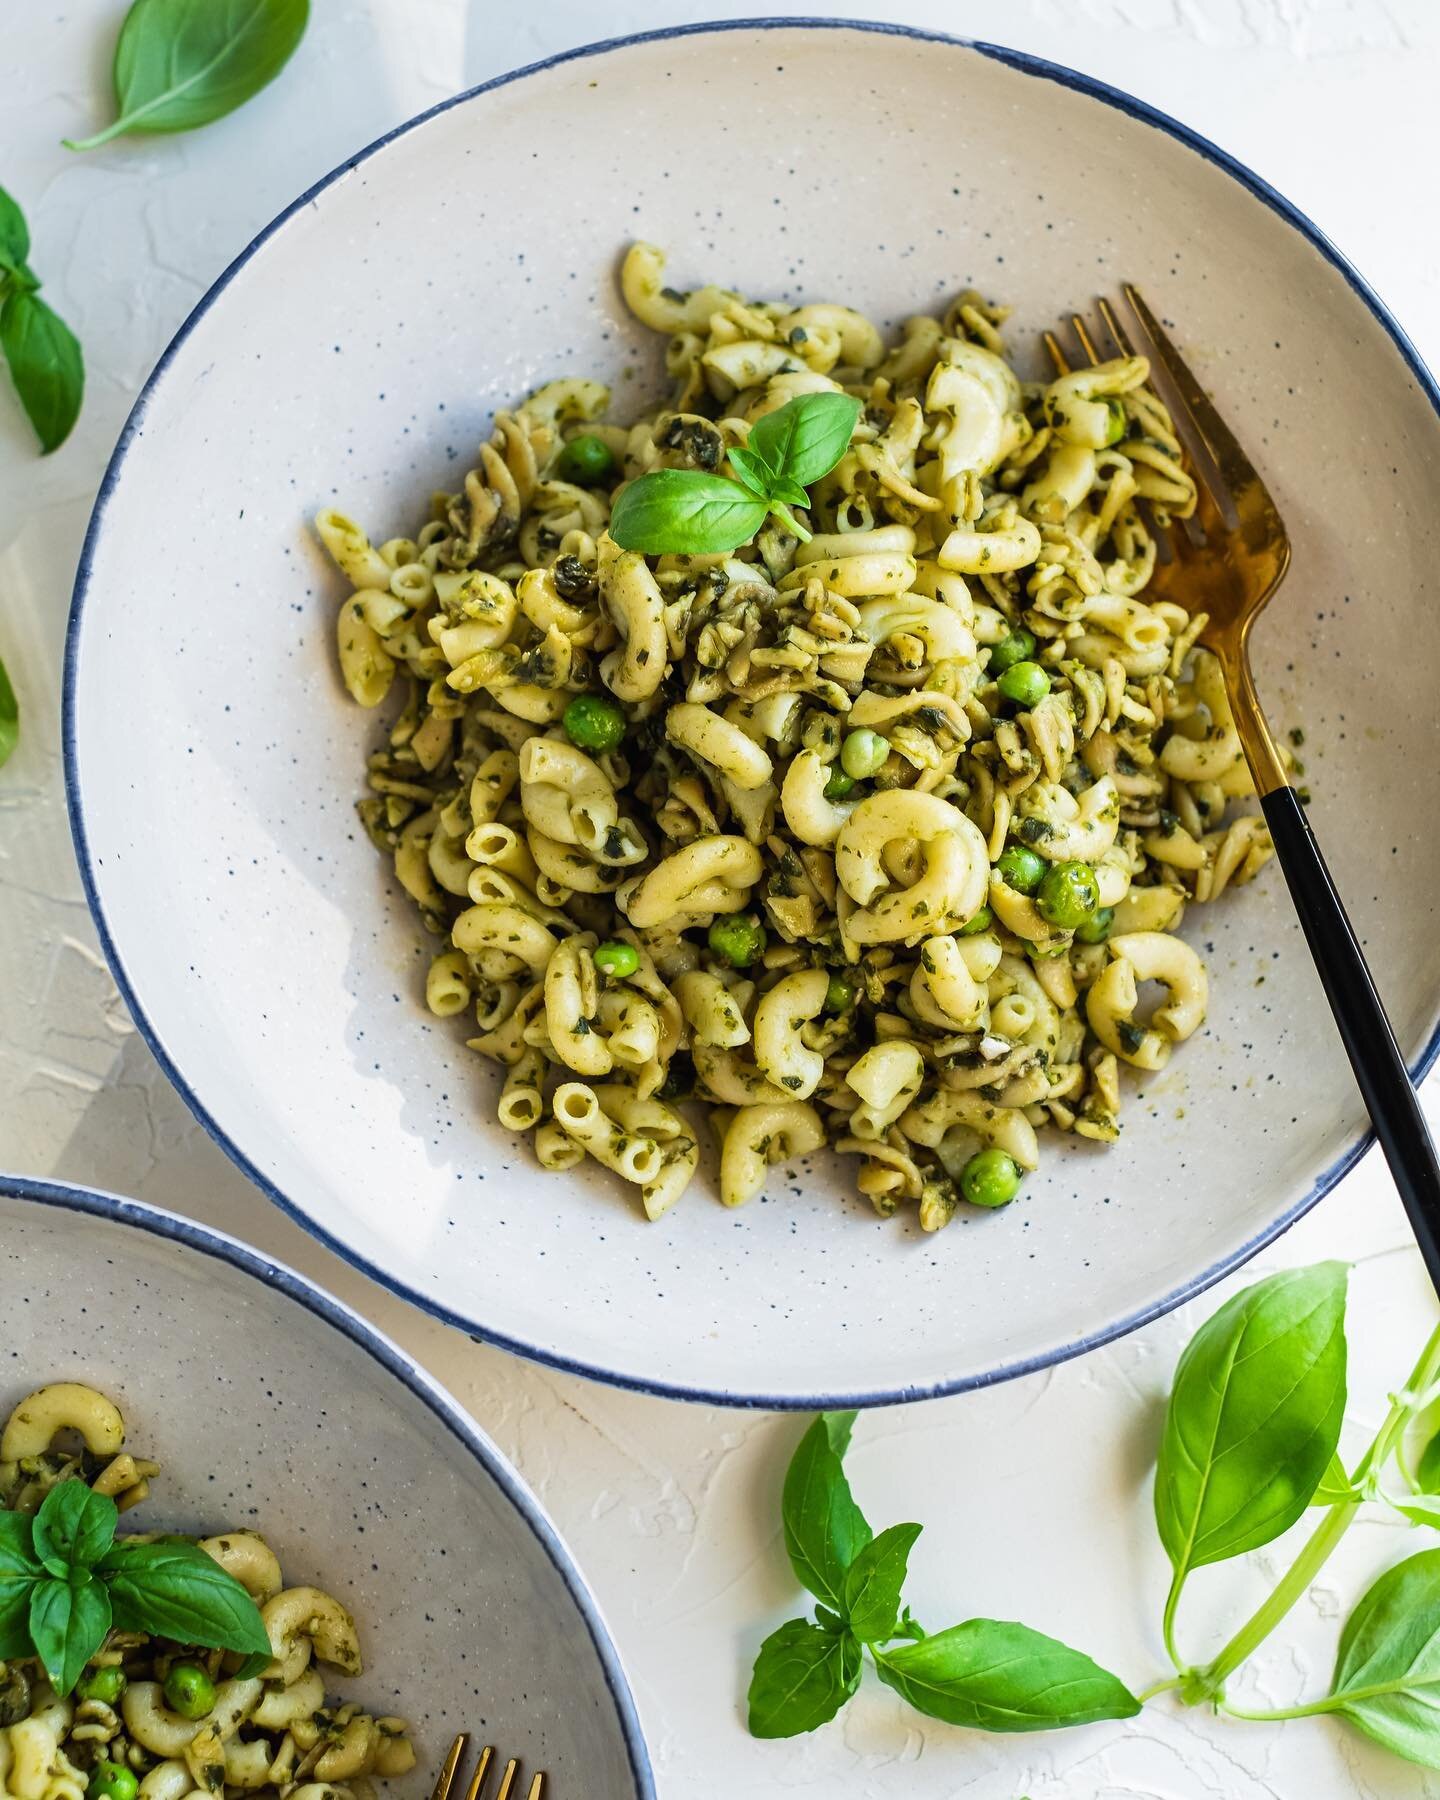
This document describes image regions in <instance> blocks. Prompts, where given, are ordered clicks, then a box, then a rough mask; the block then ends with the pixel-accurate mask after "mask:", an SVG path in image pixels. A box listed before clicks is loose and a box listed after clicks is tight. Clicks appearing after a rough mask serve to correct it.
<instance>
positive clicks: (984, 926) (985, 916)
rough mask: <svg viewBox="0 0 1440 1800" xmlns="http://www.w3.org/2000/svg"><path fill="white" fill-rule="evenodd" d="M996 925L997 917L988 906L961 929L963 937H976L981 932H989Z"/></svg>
mask: <svg viewBox="0 0 1440 1800" xmlns="http://www.w3.org/2000/svg"><path fill="white" fill-rule="evenodd" d="M994 923H995V915H994V913H993V912H991V910H990V908H989V907H988V906H982V907H981V908H980V910H979V912H978V913H976V915H975V917H974V918H973V919H971V920H969V921H968V922H967V923H966V924H964V925H962V926H961V927H960V934H959V935H960V936H961V937H974V936H976V934H977V933H979V932H981V931H988V930H989V929H990V927H991V926H992V925H993V924H994Z"/></svg>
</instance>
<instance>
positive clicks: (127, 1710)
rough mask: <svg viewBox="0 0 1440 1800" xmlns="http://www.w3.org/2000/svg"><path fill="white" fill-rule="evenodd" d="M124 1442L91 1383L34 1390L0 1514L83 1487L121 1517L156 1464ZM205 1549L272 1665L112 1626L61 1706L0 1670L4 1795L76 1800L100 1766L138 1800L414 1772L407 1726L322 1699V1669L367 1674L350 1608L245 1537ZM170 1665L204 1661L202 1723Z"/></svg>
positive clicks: (206, 1543) (362, 1787)
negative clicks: (103, 1497) (64, 1486)
mask: <svg viewBox="0 0 1440 1800" xmlns="http://www.w3.org/2000/svg"><path fill="white" fill-rule="evenodd" d="M124 1443H125V1429H124V1422H123V1420H122V1419H121V1416H120V1413H119V1412H118V1411H117V1409H116V1407H115V1406H114V1404H113V1403H112V1402H111V1401H110V1400H108V1399H107V1398H106V1397H105V1395H103V1394H101V1393H99V1392H97V1391H96V1390H95V1389H94V1388H91V1387H85V1386H82V1385H81V1384H79V1383H76V1382H57V1383H54V1384H52V1385H51V1386H48V1387H43V1388H40V1389H37V1391H36V1392H35V1393H33V1394H30V1395H28V1396H27V1397H26V1398H25V1399H24V1400H22V1401H21V1402H20V1403H19V1405H18V1406H16V1408H15V1409H14V1411H13V1412H12V1413H11V1414H10V1417H9V1420H8V1422H7V1423H6V1425H5V1427H4V1431H3V1433H0V1508H3V1509H6V1510H10V1511H20V1512H30V1513H33V1512H35V1511H36V1510H37V1508H38V1507H39V1506H40V1503H41V1502H42V1501H43V1500H44V1498H45V1496H46V1495H47V1494H48V1493H49V1492H50V1490H51V1489H52V1488H53V1487H55V1486H56V1484H57V1483H59V1482H63V1481H83V1482H85V1483H87V1484H88V1485H89V1486H90V1487H92V1488H94V1489H95V1490H96V1492H98V1493H102V1494H108V1495H110V1496H111V1498H112V1499H114V1501H115V1503H116V1505H117V1506H118V1507H119V1508H120V1510H121V1511H122V1512H125V1511H128V1509H129V1508H130V1507H132V1506H134V1505H136V1504H137V1503H138V1502H139V1501H140V1500H142V1499H144V1498H145V1496H146V1495H147V1494H148V1492H149V1486H150V1481H151V1479H152V1478H153V1477H154V1476H155V1475H156V1474H157V1473H158V1469H159V1465H158V1464H156V1463H153V1462H148V1461H146V1460H145V1459H143V1458H141V1457H137V1456H134V1455H132V1453H131V1452H130V1451H128V1450H127V1449H125V1448H124ZM200 1548H201V1549H202V1550H204V1551H206V1552H207V1553H208V1554H209V1555H210V1556H212V1557H213V1558H214V1559H215V1561H216V1562H217V1563H219V1565H220V1566H221V1567H222V1568H223V1569H225V1570H226V1571H227V1572H228V1573H229V1574H231V1575H233V1576H234V1577H235V1579H236V1580H237V1581H238V1582H239V1583H240V1584H241V1586H242V1587H244V1588H245V1589H246V1591H247V1592H248V1593H249V1595H250V1597H251V1598H252V1599H253V1600H254V1602H255V1604H256V1605H257V1606H258V1607H259V1609H260V1616H261V1618H262V1619H263V1620H264V1622H265V1626H266V1629H267V1631H268V1632H269V1635H270V1642H271V1647H272V1649H273V1650H274V1653H275V1662H274V1663H273V1664H272V1665H271V1667H270V1668H269V1669H267V1670H264V1671H263V1672H262V1673H261V1674H260V1675H259V1676H258V1677H256V1678H255V1679H252V1680H241V1679H237V1678H236V1677H235V1676H234V1674H233V1673H232V1671H233V1669H234V1668H235V1667H236V1666H238V1664H239V1663H240V1662H241V1660H242V1659H241V1658H239V1657H236V1656H230V1655H228V1654H227V1653H225V1652H223V1651H218V1650H203V1649H194V1648H190V1647H187V1646H185V1645H183V1644H176V1643H172V1642H170V1641H169V1640H168V1639H160V1638H151V1637H148V1636H146V1635H145V1634H143V1633H140V1632H124V1631H118V1630H112V1631H111V1632H109V1633H108V1635H107V1636H106V1638H105V1640H104V1642H103V1643H102V1645H101V1647H100V1649H99V1650H98V1651H97V1653H96V1654H95V1655H94V1656H93V1657H92V1658H91V1660H90V1662H89V1663H88V1664H87V1666H86V1671H85V1675H84V1676H82V1678H81V1681H80V1684H79V1686H78V1687H77V1688H76V1690H75V1692H74V1693H73V1694H71V1695H69V1696H67V1697H66V1698H64V1699H61V1698H59V1697H58V1696H57V1695H56V1693H55V1691H54V1689H53V1688H52V1687H51V1686H50V1684H49V1682H48V1681H47V1680H46V1678H45V1675H44V1672H43V1671H42V1669H41V1666H40V1664H39V1662H38V1661H35V1660H13V1661H10V1662H0V1800H84V1797H85V1795H86V1791H87V1788H89V1787H90V1786H91V1784H92V1780H94V1779H95V1778H96V1776H97V1773H98V1772H99V1770H100V1769H101V1766H102V1765H105V1766H106V1779H107V1780H108V1782H109V1784H110V1787H111V1788H113V1786H114V1783H115V1781H116V1779H117V1778H116V1776H115V1773H114V1770H113V1769H111V1768H109V1767H108V1766H109V1765H119V1766H120V1768H121V1769H122V1770H128V1771H130V1775H129V1776H126V1777H125V1778H124V1779H125V1787H126V1791H127V1792H128V1791H130V1790H131V1786H132V1782H131V1777H133V1778H134V1788H135V1792H136V1795H137V1800H214V1797H215V1796H221V1797H222V1800H230V1797H233V1796H238V1795H240V1794H258V1793H267V1792H271V1793H276V1794H279V1795H280V1796H282V1797H283V1800H374V1794H375V1789H374V1785H373V1778H375V1777H385V1776H394V1775H403V1774H405V1773H406V1771H407V1770H409V1769H411V1768H413V1767H414V1764H415V1752H414V1749H413V1748H412V1746H411V1743H410V1738H409V1736H408V1732H409V1726H408V1725H407V1723H406V1721H405V1720H404V1719H397V1718H386V1717H374V1716H372V1715H371V1714H370V1713H368V1712H366V1711H365V1710H364V1708H363V1707H361V1706H359V1705H357V1704H356V1703H355V1702H354V1701H345V1702H343V1703H334V1702H327V1700H326V1686H327V1683H326V1680H325V1678H324V1676H322V1674H321V1672H320V1667H319V1665H320V1664H322V1663H324V1664H328V1665H329V1666H330V1667H331V1668H333V1669H338V1670H339V1671H340V1672H341V1674H343V1675H344V1676H346V1677H350V1678H355V1677H358V1676H359V1675H360V1674H361V1673H362V1667H361V1658H360V1645H359V1640H358V1637H357V1635H356V1630H355V1621H354V1619H353V1618H352V1617H351V1616H350V1614H349V1612H347V1611H346V1609H345V1607H344V1606H342V1605H341V1603H340V1602H339V1601H338V1600H336V1599H335V1598H334V1597H333V1596H332V1595H330V1594H327V1593H324V1592H323V1591H322V1590H320V1589H319V1588H314V1587H286V1586H285V1583H284V1580H283V1577H282V1575H281V1572H280V1564H279V1563H278V1562H277V1560H276V1558H275V1553H274V1552H273V1551H272V1550H271V1549H270V1547H269V1545H268V1544H267V1543H266V1542H265V1540H264V1538H262V1537H261V1536H259V1534H258V1533H256V1532H254V1531H250V1530H245V1531H222V1532H219V1533H217V1534H216V1535H215V1536H214V1537H209V1538H202V1539H201V1540H200ZM180 1662H184V1663H186V1664H189V1665H199V1667H201V1668H203V1670H204V1671H205V1675H206V1677H207V1680H208V1684H209V1685H210V1686H212V1687H213V1690H214V1696H215V1698H214V1705H213V1707H212V1709H211V1710H210V1711H209V1712H207V1713H205V1714H203V1715H202V1716H201V1717H199V1718H194V1717H182V1716H181V1715H180V1714H179V1713H177V1712H173V1711H171V1710H170V1708H169V1706H168V1705H167V1703H166V1698H165V1693H164V1684H165V1681H166V1677H167V1675H168V1674H169V1673H170V1672H171V1670H172V1668H173V1667H174V1666H175V1665H176V1664H177V1663H180ZM87 1690H88V1693H87ZM101 1691H103V1692H104V1693H105V1694H106V1695H108V1696H110V1697H108V1698H101V1697H98V1695H99V1693H100V1692H101ZM207 1698H208V1694H207ZM201 1704H202V1705H204V1704H205V1702H204V1701H202V1702H201Z"/></svg>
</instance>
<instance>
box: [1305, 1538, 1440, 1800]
mask: <svg viewBox="0 0 1440 1800" xmlns="http://www.w3.org/2000/svg"><path fill="white" fill-rule="evenodd" d="M1331 1686H1332V1697H1333V1701H1334V1704H1333V1705H1327V1707H1326V1709H1325V1710H1326V1711H1329V1712H1338V1713H1340V1714H1341V1715H1342V1716H1343V1717H1344V1718H1347V1719H1348V1720H1349V1721H1350V1723H1351V1724H1352V1725H1355V1726H1358V1728H1359V1729H1360V1730H1361V1731H1363V1732H1364V1733H1365V1734H1366V1735H1367V1736H1368V1737H1372V1738H1374V1739H1375V1741H1376V1743H1378V1744H1383V1745H1384V1746H1385V1748H1386V1749H1387V1750H1393V1751H1394V1752H1395V1754H1396V1755H1397V1756H1403V1757H1405V1758H1406V1759H1407V1760H1408V1761H1410V1762H1415V1763H1421V1764H1423V1765H1424V1766H1425V1767H1426V1768H1427V1769H1440V1550H1422V1551H1421V1552H1420V1554H1419V1555H1418V1556H1412V1557H1410V1558H1408V1559H1407V1560H1406V1561H1405V1562H1402V1563H1399V1564H1397V1566H1396V1567H1395V1568H1393V1569H1388V1570H1387V1571H1386V1572H1385V1574H1383V1575H1382V1576H1381V1577H1380V1579H1379V1580H1378V1581H1377V1582H1376V1583H1375V1585H1374V1586H1373V1587H1372V1588H1371V1589H1370V1590H1369V1592H1368V1593H1367V1594H1365V1595H1364V1596H1363V1598H1362V1599H1361V1600H1360V1601H1359V1603H1358V1604H1357V1605H1356V1607H1355V1610H1354V1612H1352V1613H1351V1615H1350V1617H1349V1618H1348V1619H1347V1620H1346V1622H1345V1629H1344V1631H1342V1632H1341V1634H1340V1648H1339V1651H1338V1653H1337V1655H1336V1658H1335V1679H1334V1681H1333V1683H1332V1684H1331Z"/></svg>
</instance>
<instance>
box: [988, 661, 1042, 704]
mask: <svg viewBox="0 0 1440 1800" xmlns="http://www.w3.org/2000/svg"><path fill="white" fill-rule="evenodd" d="M995 685H996V687H998V688H999V690H1000V692H1001V693H1002V694H1003V695H1004V697H1005V698H1006V699H1007V700H1013V701H1014V702H1015V704H1016V706H1024V707H1027V708H1028V707H1031V706H1038V705H1039V704H1040V702H1041V701H1042V700H1043V699H1044V698H1045V696H1046V695H1047V694H1048V693H1049V692H1050V677H1049V676H1048V675H1047V674H1046V673H1045V671H1044V670H1043V669H1042V668H1041V667H1040V665H1039V663H1037V662H1017V663H1011V665H1010V667H1009V668H1008V669H1007V670H1006V671H1005V673H1004V674H1003V675H1002V676H1001V677H1000V679H999V681H997V682H996V684H995Z"/></svg>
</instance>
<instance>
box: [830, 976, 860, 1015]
mask: <svg viewBox="0 0 1440 1800" xmlns="http://www.w3.org/2000/svg"><path fill="white" fill-rule="evenodd" d="M854 1004H855V983H854V982H853V981H847V980H846V978H845V977H844V976H843V975H832V976H831V977H830V985H829V987H827V988H826V990H825V1010H826V1012H832V1013H843V1012H848V1011H849V1010H850V1008H851V1007H852V1006H853V1005H854Z"/></svg>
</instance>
